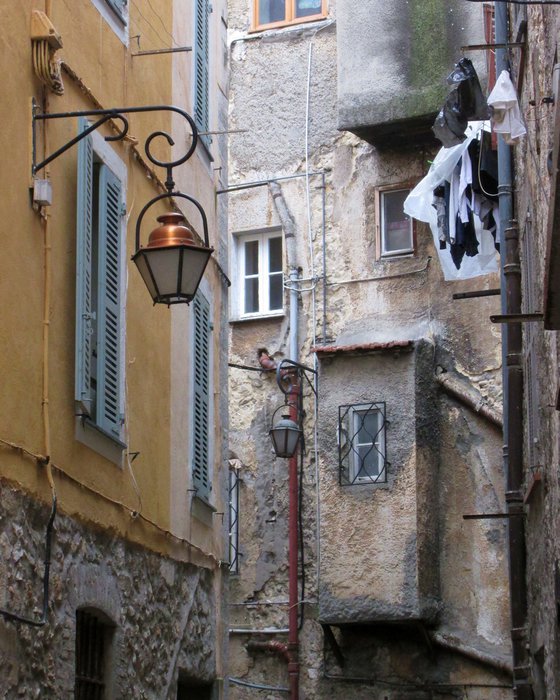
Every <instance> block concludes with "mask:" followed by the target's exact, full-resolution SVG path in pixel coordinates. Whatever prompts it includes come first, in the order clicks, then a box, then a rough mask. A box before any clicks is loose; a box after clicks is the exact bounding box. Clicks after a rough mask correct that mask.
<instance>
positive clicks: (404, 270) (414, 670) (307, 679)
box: [229, 0, 511, 700]
mask: <svg viewBox="0 0 560 700" xmlns="http://www.w3.org/2000/svg"><path fill="white" fill-rule="evenodd" d="M250 5H251V3H248V2H242V1H239V2H237V1H236V0H233V1H232V2H231V3H230V15H229V16H230V32H231V38H232V43H231V86H230V89H231V92H230V95H231V107H230V121H229V123H230V128H231V129H233V130H235V129H243V128H247V126H248V125H250V129H249V131H248V132H247V133H238V134H237V133H232V134H231V136H230V162H229V169H230V170H229V172H230V182H231V184H232V185H240V186H241V189H239V190H237V191H233V192H230V194H229V221H230V232H231V234H232V248H233V249H234V250H235V248H236V246H237V242H238V241H239V240H242V239H241V238H240V237H241V236H245V235H246V234H249V233H251V232H253V233H258V232H262V231H264V232H273V231H278V230H283V232H284V235H285V236H286V241H285V244H286V247H285V254H286V257H285V259H284V265H285V266H284V271H285V273H287V272H288V271H290V270H292V269H293V268H294V267H295V268H299V277H300V282H299V283H298V289H299V294H298V307H297V319H298V322H297V334H298V338H299V340H298V348H297V350H298V356H297V358H292V359H297V360H298V361H299V362H302V363H304V364H306V365H307V366H310V367H312V368H313V369H315V370H317V372H318V379H317V383H316V389H317V404H316V407H315V401H314V396H313V393H312V392H311V391H310V389H309V388H307V389H304V406H305V411H306V417H305V421H304V432H305V439H306V444H305V457H304V459H303V467H302V474H301V481H300V483H301V491H302V493H301V531H302V551H303V562H304V563H303V566H302V569H303V571H304V572H305V577H304V578H305V582H304V581H303V577H302V576H300V591H303V593H302V594H301V595H302V604H301V608H302V611H303V624H302V626H301V629H300V633H299V639H300V665H301V675H300V697H302V698H306V700H314V699H318V698H324V697H333V698H338V697H341V698H342V697H345V696H346V697H348V696H351V697H353V698H364V699H365V698H375V699H377V698H379V700H386V699H390V700H397V698H398V699H404V698H414V699H415V700H420V699H423V698H429V697H432V695H433V694H436V693H437V696H438V697H446V698H455V697H462V696H464V695H465V693H468V697H469V698H477V699H479V700H483V699H484V700H486V699H489V698H491V699H493V700H498V699H499V700H502V699H503V700H505V699H506V698H509V697H510V696H511V691H510V687H511V662H510V660H509V654H510V645H509V630H508V598H507V550H506V528H505V524H504V522H503V521H502V520H470V521H465V520H463V515H465V514H481V513H482V514H484V513H496V512H501V511H502V509H503V507H504V483H503V474H502V466H501V433H500V425H499V423H500V419H499V413H500V411H501V381H500V371H501V353H500V334H499V330H496V328H495V327H493V326H492V325H491V324H490V322H489V316H490V314H491V313H497V312H498V310H499V301H498V300H497V299H495V298H494V299H492V298H485V299H475V300H462V301H453V300H452V294H453V293H454V292H462V291H472V290H475V289H480V288H486V289H488V288H491V287H495V286H497V285H498V283H499V282H498V279H497V276H488V277H485V278H480V279H478V280H472V281H468V282H444V281H443V276H442V273H441V270H440V269H439V266H438V263H437V260H436V251H435V250H434V246H433V242H432V238H431V234H430V233H429V231H428V230H427V228H426V227H424V226H417V227H416V230H415V249H414V252H413V253H412V254H410V255H404V256H398V257H393V258H390V257H380V255H379V242H378V240H376V237H377V230H378V227H379V225H380V212H379V206H378V196H379V191H380V188H383V187H384V186H401V187H403V188H405V187H407V186H410V185H411V184H413V183H415V182H417V181H418V180H420V179H421V177H422V176H423V175H424V174H425V172H426V170H427V168H428V161H429V160H431V159H432V157H433V155H434V153H435V151H436V150H437V147H435V146H434V145H433V144H431V145H427V144H426V141H425V134H424V135H423V137H422V139H420V140H419V141H417V142H415V141H414V139H412V140H413V142H414V143H415V145H414V146H412V147H410V146H409V147H406V148H403V147H402V144H399V143H394V142H393V143H392V144H391V145H390V147H389V148H387V146H388V145H389V144H387V143H385V144H383V145H384V146H386V147H385V148H383V149H381V148H378V147H377V146H373V145H370V144H369V143H366V142H365V141H362V140H360V139H358V138H357V137H356V136H354V135H351V134H349V133H345V132H339V131H338V130H337V126H338V125H339V121H338V120H339V119H340V109H341V108H342V109H347V108H348V109H350V108H351V107H352V103H351V102H350V103H346V104H341V102H340V100H341V94H342V95H343V96H344V94H345V93H344V90H342V93H341V82H340V72H341V60H342V59H341V56H342V57H343V56H346V57H353V59H355V61H356V65H355V70H357V71H365V70H366V69H367V65H365V64H367V60H366V59H363V61H365V64H364V65H361V64H360V65H358V63H359V61H360V57H361V56H362V53H363V52H361V48H360V45H359V41H360V39H359V37H358V38H356V37H355V36H354V35H353V34H351V33H350V34H349V33H348V31H347V30H348V27H349V26H351V24H352V17H351V16H350V11H349V9H348V7H347V5H348V3H341V2H340V1H339V2H338V3H330V4H329V14H328V16H327V17H325V19H324V20H323V21H321V22H318V23H316V24H310V25H301V26H296V27H289V28H286V29H277V30H273V31H269V32H267V31H265V32H260V33H247V30H248V28H249V25H250V21H251V18H250V11H251V8H250ZM374 5H375V3H373V4H372V3H370V4H369V5H368V8H369V11H374V10H375V8H374V7H373V6H374ZM433 5H434V4H433V3H430V7H431V10H430V11H432V10H433V7H432V6H433ZM372 7H373V10H372ZM415 8H416V10H418V11H420V9H419V6H416V4H415ZM440 9H442V12H447V11H448V8H447V7H446V8H440ZM461 10H462V11H463V10H464V7H463V4H462V7H461ZM471 10H472V13H473V14H471V15H469V23H468V24H466V25H464V26H463V25H462V24H461V26H462V30H460V31H459V34H460V36H461V37H462V39H461V40H464V43H467V41H468V40H467V35H468V31H469V27H472V26H474V25H477V26H478V27H479V30H480V32H482V25H481V21H482V16H481V8H478V9H476V10H475V9H474V8H471ZM344 11H346V12H347V13H348V14H347V15H346V16H345V17H339V16H338V14H339V13H342V12H344ZM360 11H361V12H362V11H363V12H365V10H364V8H361V10H360ZM383 11H384V12H386V11H387V6H386V3H383ZM360 17H361V19H362V21H361V23H360V26H361V27H362V28H363V27H364V26H365V25H366V24H367V23H366V21H365V20H364V18H363V16H362V15H360ZM444 19H445V21H447V18H444ZM430 21H431V23H432V24H431V25H430V26H431V27H432V30H433V31H436V30H437V28H438V24H437V22H436V21H435V20H434V19H433V17H432V19H431V20H430ZM342 22H344V23H345V28H346V33H345V34H344V36H343V40H345V41H347V42H349V43H347V44H346V45H345V46H344V47H341V45H340V42H341V40H342V39H341V36H340V35H339V29H340V25H341V23H342ZM477 23H478V24H477ZM357 29H358V28H357ZM453 31H456V30H455V28H454V30H453ZM461 31H462V32H463V33H461ZM451 33H453V32H451ZM369 34H370V33H368V36H369ZM352 37H353V38H352ZM477 37H480V34H477ZM389 38H390V33H388V35H387V36H386V37H385V39H387V40H388V39H389ZM470 38H471V37H469V39H470ZM374 39H375V38H374V37H373V38H372V44H371V45H372V46H374V45H375V40H374ZM354 40H355V41H356V49H355V51H352V43H351V42H352V41H354ZM399 45H400V44H399V42H398V41H395V43H394V45H393V46H394V47H398V46H399ZM337 49H338V63H337ZM394 50H397V49H396V48H394ZM456 50H457V47H455V51H456ZM366 53H367V52H366ZM451 53H453V52H451ZM362 58H363V57H362ZM438 58H442V59H443V61H444V62H445V59H444V57H442V56H439V57H438ZM451 67H452V61H451V62H450V63H449V65H447V66H446V67H445V69H444V68H442V72H441V75H440V79H441V82H442V84H443V82H444V80H445V77H446V74H447V72H448V71H449V70H450V69H451ZM351 68H352V64H351V63H349V64H348V65H344V66H343V70H344V71H346V73H345V75H346V77H348V76H349V75H351ZM370 68H371V67H370ZM377 70H378V72H379V73H380V76H379V81H378V80H377V77H375V78H372V75H371V74H369V83H368V84H370V85H374V86H375V85H378V84H382V82H383V66H381V65H380V66H378V68H377ZM348 71H350V72H348ZM365 77H366V73H360V75H359V76H357V78H356V80H358V78H363V79H365ZM337 83H338V95H337ZM399 88H402V86H399ZM440 88H441V86H437V89H436V90H435V92H434V94H436V93H437V94H439V93H438V90H440ZM362 97H363V96H362ZM360 99H361V98H360ZM337 100H338V101H337ZM437 107H439V105H437V104H435V103H434V104H432V109H434V110H435V109H436V108H437ZM419 115H420V113H418V115H417V116H419ZM306 116H307V118H306ZM401 116H402V115H401ZM409 116H414V115H409ZM400 118H401V117H400V116H399V119H400ZM405 122H406V120H405ZM343 126H344V124H343ZM409 126H410V127H411V129H412V128H416V125H415V124H412V121H411V122H410V124H409ZM400 128H402V130H403V139H402V140H403V141H406V138H405V137H406V136H407V135H410V134H407V132H406V129H407V123H403V124H402V125H401V127H400ZM397 141H398V139H397ZM306 155H307V157H306ZM306 169H307V170H308V171H309V172H310V173H312V174H311V175H310V176H309V181H308V182H306V178H305V177H304V175H305V172H306ZM270 180H273V181H275V184H274V185H272V186H270V185H268V182H269V181H270ZM245 183H247V184H249V185H250V186H249V187H247V188H246V189H245V188H243V185H244V184H245ZM237 247H238V246H237ZM234 262H235V259H234ZM232 270H233V274H234V285H233V288H232V307H231V318H232V321H233V322H232V327H231V354H230V358H231V361H232V362H233V363H235V364H237V365H243V366H245V367H254V368H255V367H257V368H258V362H257V351H258V350H259V349H260V348H266V349H267V350H268V352H269V354H270V355H271V356H272V357H274V358H275V359H276V360H280V359H282V358H284V357H287V356H289V353H290V350H289V347H290V338H291V337H293V333H294V328H293V327H292V328H290V321H289V318H288V291H287V292H286V293H285V297H284V302H285V303H284V314H282V315H277V316H276V317H270V316H268V317H267V315H266V314H264V315H263V316H262V317H258V316H256V317H253V318H245V319H242V318H240V313H239V303H240V302H239V299H240V298H241V294H242V290H241V288H240V286H239V279H236V278H235V272H236V271H237V272H239V268H236V267H235V265H234V266H233V267H232ZM288 286H290V287H291V286H293V281H292V280H291V281H290V283H289V285H288ZM292 311H293V309H292ZM404 346H406V349H403V347H404ZM329 348H330V349H331V352H330V353H329V352H328V350H329ZM465 395H468V396H470V397H471V398H470V399H468V398H466V399H465ZM282 401H283V396H282V394H281V392H280V391H279V389H278V387H277V384H276V381H275V378H274V375H273V374H272V375H271V374H269V373H265V372H261V373H258V372H253V371H249V370H247V369H242V368H232V369H231V374H230V417H231V419H230V457H231V458H232V459H235V460H237V462H236V465H237V466H239V464H240V465H241V466H240V469H239V476H240V506H239V551H240V558H239V571H238V573H237V574H235V575H233V576H232V577H231V589H230V616H231V617H230V628H231V634H230V653H229V675H230V679H231V680H230V690H229V692H230V696H231V697H232V698H249V697H252V693H254V692H255V691H254V689H251V688H250V687H249V688H248V687H244V686H243V685H242V684H243V683H246V684H249V686H251V685H257V686H265V687H264V688H261V690H262V691H263V694H264V696H265V697H269V698H271V699H272V698H279V697H283V696H284V692H285V691H286V688H287V681H288V677H287V670H286V663H285V660H284V659H282V658H280V657H279V656H278V655H274V654H272V653H271V652H270V651H264V650H263V648H262V647H261V648H258V647H255V645H254V644H253V642H254V641H257V642H262V641H263V640H265V641H266V640H270V639H274V640H279V641H281V642H284V641H286V628H287V626H288V567H287V564H288V546H287V541H288V524H287V510H288V471H287V463H286V460H281V459H275V458H274V456H273V453H272V450H271V446H270V442H269V439H268V436H267V432H268V430H269V428H270V427H271V421H272V416H273V412H274V411H275V409H276V408H277V407H278V406H279V405H280V404H281V403H282ZM373 401H380V402H384V403H385V406H386V415H387V419H388V425H387V427H386V445H387V460H388V462H389V464H388V466H387V483H382V484H354V485H352V486H344V485H342V484H341V483H340V469H339V460H338V446H337V432H338V430H339V426H338V421H339V418H338V411H339V407H340V406H341V405H343V404H360V403H361V402H373ZM477 411H481V412H482V413H484V414H485V415H486V416H490V419H488V418H487V417H484V416H482V415H477V413H476V412H477ZM277 415H278V414H277ZM333 639H334V640H335V643H334V644H333V643H332V641H333ZM329 640H330V641H329ZM267 689H268V690H267Z"/></svg>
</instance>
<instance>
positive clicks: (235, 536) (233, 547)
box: [229, 468, 239, 574]
mask: <svg viewBox="0 0 560 700" xmlns="http://www.w3.org/2000/svg"><path fill="white" fill-rule="evenodd" d="M229 570H230V573H232V574H237V573H239V474H238V472H237V469H232V468H230V470H229Z"/></svg>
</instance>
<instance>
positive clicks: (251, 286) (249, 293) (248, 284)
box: [245, 277, 259, 314]
mask: <svg viewBox="0 0 560 700" xmlns="http://www.w3.org/2000/svg"><path fill="white" fill-rule="evenodd" d="M258 310H259V278H258V277H251V278H250V279H246V280H245V313H246V314H251V313H254V312H255V311H258Z"/></svg>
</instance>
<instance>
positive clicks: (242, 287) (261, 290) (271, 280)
mask: <svg viewBox="0 0 560 700" xmlns="http://www.w3.org/2000/svg"><path fill="white" fill-rule="evenodd" d="M237 255H238V270H239V279H238V292H239V294H238V296H239V302H238V303H239V316H240V317H241V318H248V317H253V316H263V315H271V314H272V315H274V314H281V313H282V311H283V308H284V286H283V281H284V276H283V272H282V267H283V260H282V235H281V234H280V233H279V232H278V231H274V232H263V233H256V234H249V235H245V236H239V237H238V238H237Z"/></svg>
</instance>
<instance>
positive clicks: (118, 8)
mask: <svg viewBox="0 0 560 700" xmlns="http://www.w3.org/2000/svg"><path fill="white" fill-rule="evenodd" d="M105 2H106V3H107V5H109V7H110V8H111V9H112V10H114V11H115V13H116V14H117V15H118V16H119V18H120V19H121V20H122V21H123V22H124V23H125V24H126V6H127V0H105Z"/></svg>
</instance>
